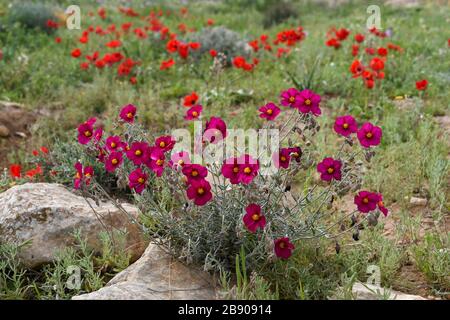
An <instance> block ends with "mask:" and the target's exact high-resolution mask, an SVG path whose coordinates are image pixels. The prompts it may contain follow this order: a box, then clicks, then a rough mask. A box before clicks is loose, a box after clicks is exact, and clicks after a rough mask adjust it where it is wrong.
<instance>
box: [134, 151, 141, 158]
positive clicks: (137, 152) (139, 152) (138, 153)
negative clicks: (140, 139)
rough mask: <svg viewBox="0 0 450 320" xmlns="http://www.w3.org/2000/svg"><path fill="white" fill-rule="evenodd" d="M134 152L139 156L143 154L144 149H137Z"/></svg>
mask: <svg viewBox="0 0 450 320" xmlns="http://www.w3.org/2000/svg"><path fill="white" fill-rule="evenodd" d="M134 154H135V155H136V156H138V157H139V156H140V155H141V154H142V151H141V150H136V151H135V152H134Z"/></svg>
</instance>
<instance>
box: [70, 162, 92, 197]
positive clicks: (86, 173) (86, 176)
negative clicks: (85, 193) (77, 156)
mask: <svg viewBox="0 0 450 320" xmlns="http://www.w3.org/2000/svg"><path fill="white" fill-rule="evenodd" d="M74 167H75V170H76V171H77V172H76V174H75V179H74V183H73V184H74V186H73V187H74V189H76V190H78V189H80V186H81V182H82V181H83V180H84V183H85V184H86V185H87V186H88V185H89V184H90V183H91V179H92V177H93V176H94V169H93V168H92V167H89V166H88V167H84V169H83V165H82V164H81V163H80V162H78V161H77V162H76V163H75V166H74Z"/></svg>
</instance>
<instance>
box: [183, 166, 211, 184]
mask: <svg viewBox="0 0 450 320" xmlns="http://www.w3.org/2000/svg"><path fill="white" fill-rule="evenodd" d="M182 172H183V174H184V175H185V176H186V178H187V182H188V183H192V181H194V180H197V181H198V180H203V179H204V178H206V176H207V175H208V169H206V168H205V167H204V166H201V165H199V164H187V165H185V166H184V167H183V170H182Z"/></svg>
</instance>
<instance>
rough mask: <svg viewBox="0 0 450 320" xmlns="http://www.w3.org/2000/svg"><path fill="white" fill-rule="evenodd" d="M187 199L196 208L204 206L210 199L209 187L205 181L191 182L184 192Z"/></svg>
mask: <svg viewBox="0 0 450 320" xmlns="http://www.w3.org/2000/svg"><path fill="white" fill-rule="evenodd" d="M186 194H187V197H188V198H189V199H191V200H194V203H195V204H196V205H198V206H203V205H205V204H206V203H207V202H208V201H210V200H211V199H212V193H211V185H210V184H209V182H208V181H206V180H199V181H196V180H194V181H192V183H191V184H190V185H189V188H188V189H187V191H186Z"/></svg>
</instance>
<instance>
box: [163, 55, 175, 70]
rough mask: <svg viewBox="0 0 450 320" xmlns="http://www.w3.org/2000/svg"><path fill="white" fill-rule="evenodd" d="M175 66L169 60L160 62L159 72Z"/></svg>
mask: <svg viewBox="0 0 450 320" xmlns="http://www.w3.org/2000/svg"><path fill="white" fill-rule="evenodd" d="M174 64H175V61H174V60H173V59H172V58H171V59H169V60H165V61H162V62H161V65H160V66H159V70H166V69H169V68H170V67H172V66H173V65H174Z"/></svg>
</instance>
